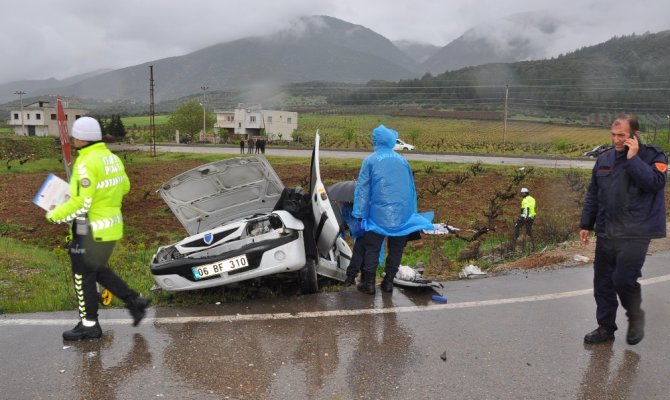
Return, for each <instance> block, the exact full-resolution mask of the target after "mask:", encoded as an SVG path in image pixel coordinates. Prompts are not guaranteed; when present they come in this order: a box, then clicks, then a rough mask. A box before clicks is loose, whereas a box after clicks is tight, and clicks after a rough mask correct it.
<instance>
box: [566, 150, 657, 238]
mask: <svg viewBox="0 0 670 400" xmlns="http://www.w3.org/2000/svg"><path fill="white" fill-rule="evenodd" d="M667 164H668V159H667V157H666V156H665V154H664V153H663V152H662V151H661V150H659V149H658V148H656V147H654V146H648V145H645V144H642V143H640V151H639V152H638V154H637V155H636V156H635V157H633V158H631V159H630V160H628V159H627V158H626V152H625V151H624V152H617V151H616V150H615V149H610V150H608V151H605V152H604V153H602V154H601V155H600V156H599V157H598V159H597V160H596V164H595V165H594V167H593V172H592V177H591V184H590V185H589V188H588V191H587V192H586V199H585V201H584V210H583V211H582V218H581V221H580V222H579V226H580V227H581V228H582V229H589V230H592V229H593V226H594V224H595V228H596V235H597V236H599V237H605V238H609V239H654V238H660V237H665V198H664V188H665V181H666V179H667V172H666V171H667Z"/></svg>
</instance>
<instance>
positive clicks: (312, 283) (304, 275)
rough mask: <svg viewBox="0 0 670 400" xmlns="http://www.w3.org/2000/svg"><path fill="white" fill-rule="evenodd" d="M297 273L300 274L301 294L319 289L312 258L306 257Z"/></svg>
mask: <svg viewBox="0 0 670 400" xmlns="http://www.w3.org/2000/svg"><path fill="white" fill-rule="evenodd" d="M298 275H299V276H300V291H301V292H302V294H312V293H316V292H318V291H319V280H318V278H317V275H316V264H315V262H314V260H310V259H308V260H307V263H306V264H305V266H304V267H303V268H302V269H301V270H300V271H299V272H298Z"/></svg>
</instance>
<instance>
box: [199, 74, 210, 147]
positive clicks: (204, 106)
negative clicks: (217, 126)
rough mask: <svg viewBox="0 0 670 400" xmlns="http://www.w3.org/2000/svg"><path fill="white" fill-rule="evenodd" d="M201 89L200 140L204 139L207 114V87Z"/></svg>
mask: <svg viewBox="0 0 670 400" xmlns="http://www.w3.org/2000/svg"><path fill="white" fill-rule="evenodd" d="M200 89H202V139H203V140H204V139H205V135H206V133H207V112H206V107H207V106H206V102H207V89H209V86H205V85H203V86H200Z"/></svg>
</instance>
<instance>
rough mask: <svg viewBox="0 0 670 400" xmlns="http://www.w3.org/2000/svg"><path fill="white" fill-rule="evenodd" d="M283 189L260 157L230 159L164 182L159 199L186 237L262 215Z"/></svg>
mask: <svg viewBox="0 0 670 400" xmlns="http://www.w3.org/2000/svg"><path fill="white" fill-rule="evenodd" d="M283 189H284V185H283V184H282V182H281V180H280V179H279V176H277V173H276V172H275V170H274V169H273V168H272V167H271V166H270V164H269V163H268V161H267V160H266V159H265V158H263V157H246V158H230V159H226V160H221V161H215V162H212V163H209V164H205V165H201V166H199V167H197V168H193V169H191V170H189V171H186V172H184V173H182V174H180V175H177V176H175V177H174V178H172V179H170V180H169V181H167V182H166V183H165V184H164V185H163V186H162V187H161V188H160V189H159V192H160V195H161V197H162V198H163V200H164V201H165V202H166V203H167V205H168V207H170V209H171V210H172V213H174V215H175V216H176V217H177V219H178V220H179V222H181V224H182V225H183V226H184V228H186V231H188V233H189V234H190V235H195V234H196V233H200V232H203V231H207V230H209V229H212V228H214V227H217V226H220V225H223V224H226V223H229V222H233V221H237V220H241V219H244V218H248V217H252V216H254V215H257V214H266V213H269V212H271V211H272V210H273V208H274V206H275V204H276V203H277V200H279V197H280V195H281V193H282V190H283Z"/></svg>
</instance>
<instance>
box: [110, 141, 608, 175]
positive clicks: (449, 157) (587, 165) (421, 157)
mask: <svg viewBox="0 0 670 400" xmlns="http://www.w3.org/2000/svg"><path fill="white" fill-rule="evenodd" d="M109 147H110V149H112V151H116V150H119V149H125V150H141V151H150V147H149V146H146V145H127V144H111V145H110V146H109ZM156 151H157V152H172V153H206V154H237V155H240V156H246V154H245V155H242V154H240V150H239V148H237V147H231V146H221V145H160V146H157V147H156ZM266 153H267V155H273V156H284V157H311V155H312V150H307V149H291V148H268V150H267V152H266ZM399 153H400V154H402V155H403V156H404V157H405V158H407V159H408V160H413V161H428V162H451V163H476V162H482V163H484V164H491V165H516V166H527V167H544V168H583V169H591V168H593V164H594V163H595V159H574V158H572V159H570V158H557V157H549V156H547V157H522V156H489V155H483V154H480V155H468V154H446V153H423V152H414V151H412V152H410V151H402V152H399ZM368 155H370V152H369V151H354V150H328V149H321V157H325V158H354V159H363V158H365V157H367V156H368Z"/></svg>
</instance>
